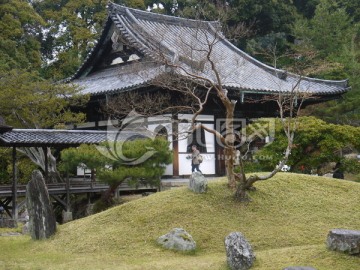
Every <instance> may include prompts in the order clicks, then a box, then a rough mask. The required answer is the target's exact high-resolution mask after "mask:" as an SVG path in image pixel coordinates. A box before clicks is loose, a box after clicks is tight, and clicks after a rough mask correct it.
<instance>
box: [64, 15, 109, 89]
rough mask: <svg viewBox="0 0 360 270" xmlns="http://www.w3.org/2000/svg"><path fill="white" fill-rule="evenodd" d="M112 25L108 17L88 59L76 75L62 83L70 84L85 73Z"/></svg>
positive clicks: (88, 54)
mask: <svg viewBox="0 0 360 270" xmlns="http://www.w3.org/2000/svg"><path fill="white" fill-rule="evenodd" d="M111 25H112V22H111V19H110V17H109V16H108V18H107V19H106V21H105V23H104V27H103V30H102V32H101V34H100V36H99V38H98V39H97V40H96V44H95V46H94V47H93V48H92V49H91V50H90V51H89V52H88V53H87V56H86V58H85V59H84V60H83V62H82V64H81V65H80V67H79V68H78V69H77V70H76V71H75V73H74V74H73V75H71V76H69V77H67V78H65V79H63V80H61V81H60V82H65V83H67V82H70V81H71V80H73V79H76V78H77V77H78V76H79V75H80V73H81V72H82V71H83V69H84V68H85V67H86V65H87V63H88V62H89V61H90V59H91V57H94V56H93V55H94V54H95V51H97V50H99V49H100V48H101V45H102V40H104V39H105V38H106V36H107V32H108V28H109V27H110V26H111Z"/></svg>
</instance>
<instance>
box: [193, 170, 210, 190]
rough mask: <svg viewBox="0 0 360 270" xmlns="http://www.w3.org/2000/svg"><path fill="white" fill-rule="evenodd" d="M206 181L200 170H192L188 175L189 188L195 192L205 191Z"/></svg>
mask: <svg viewBox="0 0 360 270" xmlns="http://www.w3.org/2000/svg"><path fill="white" fill-rule="evenodd" d="M207 186H208V181H207V179H206V178H205V177H204V176H203V175H202V174H201V173H200V172H193V173H192V175H191V176H190V181H189V189H191V190H192V191H193V192H195V193H205V192H206V190H207Z"/></svg>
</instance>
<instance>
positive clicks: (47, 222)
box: [26, 170, 56, 239]
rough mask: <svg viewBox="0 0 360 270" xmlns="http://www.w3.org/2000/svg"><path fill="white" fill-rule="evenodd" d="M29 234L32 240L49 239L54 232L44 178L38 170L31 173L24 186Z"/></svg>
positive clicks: (51, 211)
mask: <svg viewBox="0 0 360 270" xmlns="http://www.w3.org/2000/svg"><path fill="white" fill-rule="evenodd" d="M26 207H27V209H28V213H29V232H30V235H31V237H32V238H33V239H45V238H49V237H50V236H51V235H53V234H54V233H55V231H56V220H55V215H54V211H53V208H52V204H51V201H50V198H49V193H48V190H47V188H46V185H45V181H44V178H43V176H42V174H41V172H40V171H39V170H35V171H33V173H32V176H31V180H30V182H29V183H28V184H27V186H26Z"/></svg>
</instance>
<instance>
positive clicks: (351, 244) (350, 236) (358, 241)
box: [326, 229, 360, 255]
mask: <svg viewBox="0 0 360 270" xmlns="http://www.w3.org/2000/svg"><path fill="white" fill-rule="evenodd" d="M326 244H327V247H328V248H329V249H331V250H335V251H340V252H344V253H347V254H350V255H357V254H360V231H355V230H347V229H333V230H331V231H330V232H329V234H328V236H327V241H326Z"/></svg>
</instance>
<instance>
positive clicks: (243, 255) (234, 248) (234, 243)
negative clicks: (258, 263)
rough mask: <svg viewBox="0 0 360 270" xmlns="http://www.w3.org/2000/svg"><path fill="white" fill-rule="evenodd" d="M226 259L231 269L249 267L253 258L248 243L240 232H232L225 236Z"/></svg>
mask: <svg viewBox="0 0 360 270" xmlns="http://www.w3.org/2000/svg"><path fill="white" fill-rule="evenodd" d="M225 249H226V259H227V263H228V265H229V267H230V269H231V270H247V269H250V268H251V267H252V265H253V263H254V260H255V254H254V252H253V251H252V248H251V246H250V243H249V242H248V241H247V240H246V238H245V237H244V236H243V235H242V233H240V232H232V233H230V234H229V235H228V236H227V237H226V238H225Z"/></svg>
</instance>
